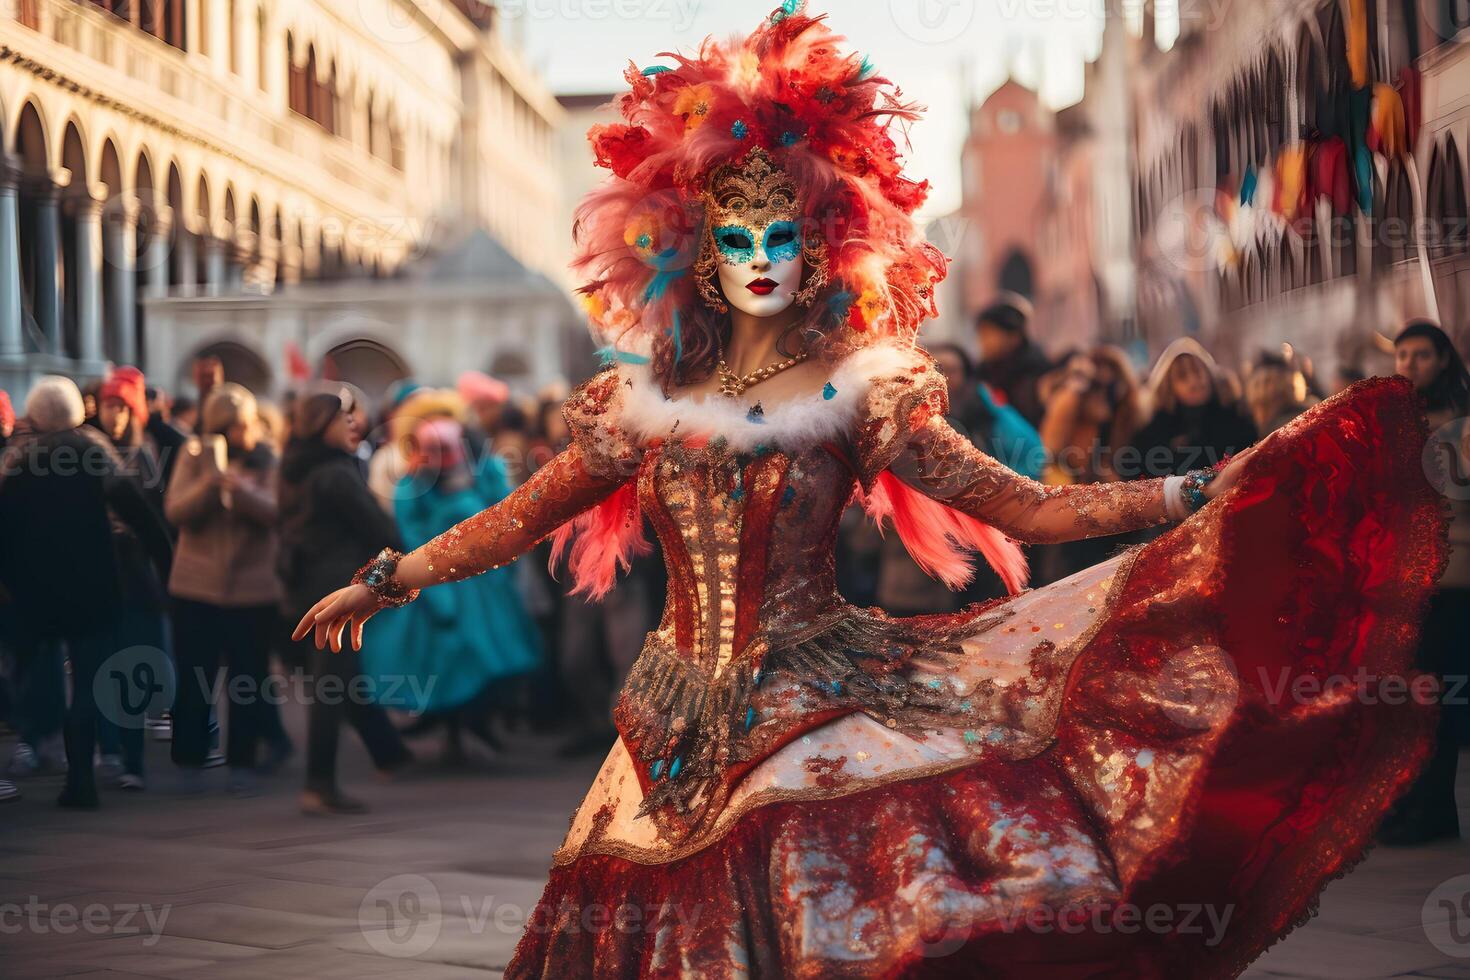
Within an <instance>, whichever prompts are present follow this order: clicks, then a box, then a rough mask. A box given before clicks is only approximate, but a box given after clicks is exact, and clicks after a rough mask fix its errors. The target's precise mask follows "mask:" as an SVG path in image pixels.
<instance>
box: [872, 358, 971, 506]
mask: <svg viewBox="0 0 1470 980" xmlns="http://www.w3.org/2000/svg"><path fill="white" fill-rule="evenodd" d="M948 413H949V386H948V385H947V384H946V383H945V380H944V375H942V374H940V373H939V369H938V367H936V366H935V364H934V361H933V359H932V358H931V357H930V356H929V354H928V353H927V352H926V351H924V350H923V349H921V348H918V347H912V348H908V349H907V350H902V349H898V348H894V349H893V350H892V352H891V353H890V354H889V356H888V359H887V361H886V362H885V363H884V364H883V369H882V370H881V372H880V373H878V374H877V376H875V377H874V378H872V379H871V381H870V382H869V384H868V389H867V392H866V393H865V394H864V395H863V398H862V399H861V401H860V407H859V409H858V419H857V429H856V432H855V433H854V436H853V440H852V459H853V465H854V468H855V469H856V473H857V478H858V482H859V483H861V484H862V487H863V491H864V492H867V491H870V490H872V489H873V484H874V483H875V482H876V481H877V479H878V474H880V473H882V472H883V471H884V470H886V469H888V468H889V467H890V466H892V465H893V462H894V461H895V460H896V459H897V458H898V457H899V455H900V454H901V453H902V452H903V450H904V447H905V446H907V445H908V442H909V440H910V439H912V438H913V435H914V433H915V432H916V431H918V430H919V429H921V428H923V427H924V425H925V424H927V423H928V421H929V419H931V418H934V417H936V416H937V417H939V418H943V417H944V416H945V415H946V414H948Z"/></svg>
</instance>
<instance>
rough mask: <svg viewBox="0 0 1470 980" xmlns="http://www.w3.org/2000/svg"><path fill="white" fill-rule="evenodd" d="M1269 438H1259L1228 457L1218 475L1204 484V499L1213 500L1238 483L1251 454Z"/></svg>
mask: <svg viewBox="0 0 1470 980" xmlns="http://www.w3.org/2000/svg"><path fill="white" fill-rule="evenodd" d="M1271 435H1272V436H1274V435H1275V433H1274V432H1273V433H1271ZM1270 438H1271V436H1267V437H1266V439H1263V440H1261V441H1260V442H1258V443H1256V444H1255V445H1254V446H1250V447H1249V448H1246V449H1243V450H1241V451H1240V452H1238V453H1236V454H1235V455H1234V456H1232V457H1230V462H1228V463H1226V464H1225V468H1224V469H1223V470H1221V471H1220V473H1219V475H1218V476H1216V477H1215V478H1214V479H1213V480H1211V481H1210V482H1209V483H1206V484H1205V489H1204V495H1205V499H1206V500H1214V499H1215V498H1216V497H1218V496H1220V494H1222V493H1224V492H1225V491H1227V490H1229V489H1230V488H1231V487H1233V486H1235V485H1236V484H1237V483H1239V482H1240V478H1241V476H1242V475H1243V474H1244V473H1245V470H1246V467H1247V466H1249V465H1250V458H1251V455H1252V454H1253V453H1255V451H1256V450H1258V449H1260V448H1261V447H1262V446H1264V445H1265V444H1266V440H1267V439H1270Z"/></svg>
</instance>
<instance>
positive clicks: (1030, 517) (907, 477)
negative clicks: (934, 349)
mask: <svg viewBox="0 0 1470 980" xmlns="http://www.w3.org/2000/svg"><path fill="white" fill-rule="evenodd" d="M889 470H890V471H891V472H892V473H893V475H894V476H897V477H898V478H899V479H900V480H903V481H904V482H905V483H908V484H909V485H911V486H913V487H914V488H916V489H918V490H919V491H921V492H922V493H924V494H926V495H927V496H930V497H933V498H934V499H936V500H938V501H940V502H942V503H945V504H948V505H949V506H950V507H953V508H954V509H955V510H958V511H961V512H962V513H965V514H968V515H970V516H971V517H974V518H977V519H978V520H982V521H984V522H985V523H987V524H989V525H991V526H992V527H994V528H996V529H997V530H999V531H1001V532H1002V533H1004V534H1005V535H1006V536H1008V537H1011V538H1014V539H1015V540H1017V541H1021V542H1024V543H1027V544H1045V543H1053V542H1058V541H1075V540H1077V539H1078V538H1093V537H1098V536H1100V535H1104V534H1120V533H1122V532H1124V531H1133V530H1137V529H1138V528H1143V527H1151V526H1153V525H1155V524H1162V523H1164V522H1165V521H1167V520H1170V519H1171V518H1173V519H1178V518H1181V517H1183V516H1185V513H1187V511H1183V510H1180V509H1171V508H1170V507H1169V506H1168V504H1167V501H1168V495H1166V488H1165V478H1157V479H1152V480H1139V481H1136V482H1132V483H1084V484H1072V485H1070V486H1046V485H1044V484H1041V483H1038V482H1036V481H1035V480H1032V479H1030V478H1028V477H1025V476H1022V475H1020V474H1018V473H1016V472H1015V471H1014V470H1011V469H1008V468H1007V467H1005V466H1004V465H1002V464H1001V463H1000V462H999V461H998V460H996V459H994V458H992V457H991V456H988V455H986V454H985V453H984V452H981V451H980V450H979V449H976V448H975V446H974V445H973V444H972V443H971V442H970V440H968V439H966V438H965V437H964V436H962V435H961V434H960V433H958V432H956V431H955V430H954V429H953V428H951V427H950V425H949V423H947V422H946V421H945V420H944V419H943V418H940V417H937V416H936V417H934V418H931V419H930V420H929V421H928V422H926V423H925V424H924V425H923V426H921V427H920V428H919V429H917V430H916V431H915V432H914V433H913V434H912V436H911V437H910V438H909V440H908V443H907V444H906V445H905V446H904V448H903V449H902V450H901V451H900V452H899V454H898V457H897V458H896V459H895V460H894V461H893V463H892V464H890V466H889ZM1178 482H1179V483H1182V482H1183V481H1182V479H1179V480H1178ZM1173 489H1174V488H1170V490H1171V491H1172V490H1173ZM1178 506H1179V507H1182V500H1181V502H1180V504H1179V505H1178Z"/></svg>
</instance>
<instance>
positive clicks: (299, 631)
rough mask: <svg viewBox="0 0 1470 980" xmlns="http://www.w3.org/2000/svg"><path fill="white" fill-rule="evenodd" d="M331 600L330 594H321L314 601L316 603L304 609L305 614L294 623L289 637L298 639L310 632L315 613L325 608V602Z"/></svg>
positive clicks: (313, 623)
mask: <svg viewBox="0 0 1470 980" xmlns="http://www.w3.org/2000/svg"><path fill="white" fill-rule="evenodd" d="M331 601H332V597H331V596H323V597H322V598H320V599H318V600H317V601H316V605H314V606H312V607H311V608H310V609H308V610H307V611H306V615H305V616H302V617H301V622H299V623H297V624H296V629H295V630H293V631H292V633H291V639H293V640H299V639H301V638H302V637H303V636H305V635H306V634H307V633H309V632H311V628H312V626H313V625H315V624H316V614H317V613H319V612H321V611H322V610H323V609H324V608H326V605H327V603H328V602H331Z"/></svg>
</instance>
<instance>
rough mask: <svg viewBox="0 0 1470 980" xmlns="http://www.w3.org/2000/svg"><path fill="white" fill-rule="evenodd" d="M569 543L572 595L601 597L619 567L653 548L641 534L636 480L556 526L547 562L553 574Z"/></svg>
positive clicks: (641, 524) (597, 598)
mask: <svg viewBox="0 0 1470 980" xmlns="http://www.w3.org/2000/svg"><path fill="white" fill-rule="evenodd" d="M573 538H575V539H576V540H575V542H574V541H573ZM569 545H570V547H571V557H570V559H569V560H568V561H567V566H568V567H569V568H570V569H571V571H572V580H573V581H574V582H575V583H576V585H575V587H574V588H573V589H572V595H586V596H587V597H588V598H590V599H592V600H593V601H594V602H595V601H598V600H600V599H601V598H602V597H603V596H605V595H607V593H608V592H609V591H610V590H611V589H612V587H613V583H614V582H615V581H616V580H617V577H618V568H619V567H620V566H621V568H622V570H623V571H625V572H626V571H627V570H628V569H629V568H630V567H631V565H632V562H633V557H634V556H635V555H646V554H648V553H649V552H650V551H652V550H653V545H652V543H651V542H650V541H649V540H648V539H647V538H646V537H644V536H643V518H642V516H641V515H640V514H639V512H638V491H637V487H636V486H635V481H633V480H629V481H628V482H627V483H625V484H623V486H622V487H620V488H619V489H618V490H617V491H616V492H615V493H614V494H613V495H612V496H611V497H608V498H607V499H606V500H604V501H603V502H602V503H600V504H598V505H597V506H596V507H593V508H592V509H591V510H588V511H585V512H583V513H582V514H579V515H578V516H576V517H574V518H573V519H572V520H570V521H567V522H566V523H565V524H563V525H562V526H561V527H559V528H557V529H556V533H555V534H553V535H552V536H551V560H550V562H548V563H547V564H548V567H549V568H550V569H551V570H552V572H553V573H554V572H555V571H556V566H557V565H558V564H559V563H560V562H561V560H562V556H563V555H566V554H567V548H568V546H569Z"/></svg>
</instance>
